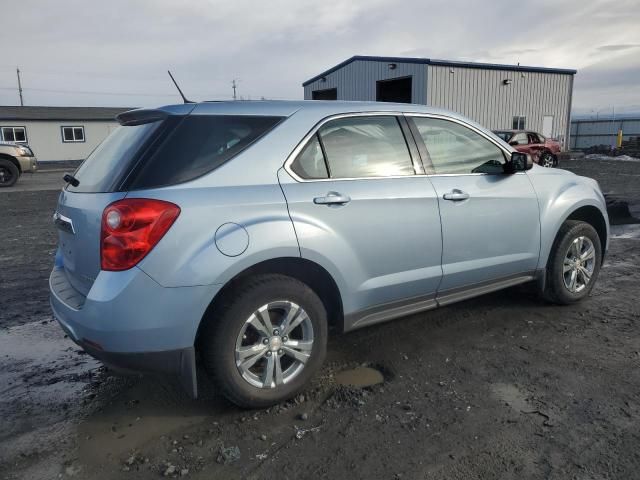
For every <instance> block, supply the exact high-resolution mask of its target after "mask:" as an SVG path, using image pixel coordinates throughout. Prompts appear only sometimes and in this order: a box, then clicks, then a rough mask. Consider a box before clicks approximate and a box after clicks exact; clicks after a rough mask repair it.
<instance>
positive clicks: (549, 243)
mask: <svg viewBox="0 0 640 480" xmlns="http://www.w3.org/2000/svg"><path fill="white" fill-rule="evenodd" d="M547 172H548V173H547ZM530 178H531V183H532V184H533V187H534V189H535V191H536V194H537V196H538V205H539V208H540V259H539V261H538V268H539V269H541V268H545V267H546V265H547V260H548V259H549V255H550V254H551V248H552V247H553V242H554V241H555V238H556V235H557V234H558V231H559V230H560V227H561V226H562V224H563V223H564V222H565V221H566V220H567V219H568V218H569V217H570V216H571V215H572V214H573V213H574V212H575V211H576V210H578V209H579V208H582V207H587V206H588V207H595V208H597V209H598V211H599V212H600V213H601V214H602V216H603V218H604V220H605V224H606V228H607V234H606V241H605V245H604V251H606V249H607V248H608V238H609V217H608V215H607V206H606V201H605V198H604V196H603V195H602V192H601V191H600V187H599V186H598V183H597V182H596V181H595V180H593V179H591V178H586V177H580V176H577V175H574V174H572V173H570V172H567V171H565V170H560V169H545V168H536V169H535V170H532V174H531V175H530Z"/></svg>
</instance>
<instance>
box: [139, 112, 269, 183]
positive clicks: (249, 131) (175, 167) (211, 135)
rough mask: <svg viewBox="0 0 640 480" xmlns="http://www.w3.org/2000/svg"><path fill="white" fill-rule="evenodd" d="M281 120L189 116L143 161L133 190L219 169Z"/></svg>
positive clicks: (261, 117) (187, 178)
mask: <svg viewBox="0 0 640 480" xmlns="http://www.w3.org/2000/svg"><path fill="white" fill-rule="evenodd" d="M281 120H282V117H264V116H245V115H242V116H240V115H238V116H231V115H215V116H213V115H212V116H210V115H192V116H187V117H185V118H184V119H183V120H182V121H181V122H180V123H179V125H178V126H177V127H176V128H175V130H173V131H172V132H171V133H170V134H168V135H167V138H166V139H163V140H161V142H162V143H160V144H159V146H158V147H157V148H155V149H154V152H153V153H152V154H150V155H149V156H148V157H147V158H143V159H142V160H141V162H140V165H139V168H137V171H136V172H135V173H134V175H133V177H132V178H133V179H132V180H131V182H130V185H129V189H142V188H153V187H160V186H164V185H173V184H176V183H181V182H186V181H188V180H193V179H194V178H197V177H199V176H201V175H204V174H205V173H208V172H210V171H212V170H215V169H216V168H218V167H219V166H220V165H222V164H223V163H225V162H226V161H227V160H229V159H230V158H232V157H233V156H235V155H237V154H238V153H240V152H241V151H242V150H244V149H245V148H247V147H248V146H249V145H250V144H251V143H253V142H254V141H256V140H257V139H258V138H260V137H261V136H262V135H264V134H265V133H266V132H268V131H269V130H271V129H272V128H273V127H274V126H275V125H276V124H277V123H278V122H280V121H281ZM127 128H129V127H127Z"/></svg>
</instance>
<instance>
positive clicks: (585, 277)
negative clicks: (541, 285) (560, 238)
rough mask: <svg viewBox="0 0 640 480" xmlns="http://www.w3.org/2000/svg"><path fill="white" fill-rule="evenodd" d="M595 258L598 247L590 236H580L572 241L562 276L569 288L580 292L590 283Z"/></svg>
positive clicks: (572, 291)
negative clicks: (596, 247)
mask: <svg viewBox="0 0 640 480" xmlns="http://www.w3.org/2000/svg"><path fill="white" fill-rule="evenodd" d="M595 260H596V249H595V247H594V246H593V242H592V241H591V240H590V239H589V238H588V237H585V236H580V237H577V238H575V239H574V240H573V241H572V242H571V245H569V249H568V250H567V253H566V255H565V258H564V262H563V265H562V276H563V279H564V286H565V287H566V288H567V290H569V291H570V292H571V293H579V292H581V291H582V290H584V289H585V288H586V287H587V285H589V282H590V281H591V277H592V276H593V270H594V268H595V265H596V261H595Z"/></svg>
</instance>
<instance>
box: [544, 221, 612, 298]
mask: <svg viewBox="0 0 640 480" xmlns="http://www.w3.org/2000/svg"><path fill="white" fill-rule="evenodd" d="M601 260H602V247H601V245H600V238H599V236H598V233H597V232H596V230H595V229H594V228H593V227H592V226H591V225H589V224H588V223H586V222H581V221H577V220H568V221H566V222H565V223H564V224H563V225H562V227H561V228H560V231H559V232H558V236H557V237H556V240H555V242H554V245H553V248H552V251H551V255H550V257H549V261H548V264H547V283H546V288H545V296H546V298H547V299H548V300H550V301H552V302H554V303H560V304H565V305H566V304H570V303H575V302H578V301H580V300H582V299H583V298H585V297H587V296H588V295H589V293H590V292H591V290H592V289H593V286H594V284H595V282H596V279H597V277H598V273H599V272H600V264H601Z"/></svg>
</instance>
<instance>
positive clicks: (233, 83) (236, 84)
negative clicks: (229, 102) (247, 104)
mask: <svg viewBox="0 0 640 480" xmlns="http://www.w3.org/2000/svg"><path fill="white" fill-rule="evenodd" d="M231 88H233V99H234V100H236V89H237V88H238V82H237V80H236V79H235V78H234V79H233V80H232V81H231Z"/></svg>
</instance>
